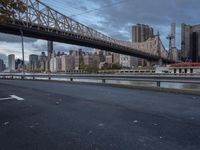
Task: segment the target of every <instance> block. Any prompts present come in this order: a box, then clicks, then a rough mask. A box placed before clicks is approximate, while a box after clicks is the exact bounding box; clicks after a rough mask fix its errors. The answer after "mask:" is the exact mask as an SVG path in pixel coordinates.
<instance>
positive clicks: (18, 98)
mask: <svg viewBox="0 0 200 150" xmlns="http://www.w3.org/2000/svg"><path fill="white" fill-rule="evenodd" d="M11 99H16V100H18V101H23V100H24V99H23V98H21V97H18V96H16V95H10V97H6V98H0V101H5V100H11Z"/></svg>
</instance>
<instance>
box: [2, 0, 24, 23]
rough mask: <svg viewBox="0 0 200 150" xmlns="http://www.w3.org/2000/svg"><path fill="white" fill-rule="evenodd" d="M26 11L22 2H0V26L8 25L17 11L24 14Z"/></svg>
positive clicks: (9, 0)
mask: <svg viewBox="0 0 200 150" xmlns="http://www.w3.org/2000/svg"><path fill="white" fill-rule="evenodd" d="M26 9H27V8H26V6H25V4H24V3H23V2H22V0H0V24H3V23H9V21H10V19H11V18H13V17H14V16H15V15H16V12H17V11H20V12H25V11H26Z"/></svg>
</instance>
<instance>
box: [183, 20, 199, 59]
mask: <svg viewBox="0 0 200 150" xmlns="http://www.w3.org/2000/svg"><path fill="white" fill-rule="evenodd" d="M181 38H182V40H181V49H182V51H183V54H182V58H183V59H184V60H192V61H193V62H200V25H194V26H191V25H186V24H182V29H181Z"/></svg>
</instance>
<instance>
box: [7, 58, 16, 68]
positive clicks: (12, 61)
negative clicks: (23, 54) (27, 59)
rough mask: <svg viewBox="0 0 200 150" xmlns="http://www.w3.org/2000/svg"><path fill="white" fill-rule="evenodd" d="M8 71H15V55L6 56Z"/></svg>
mask: <svg viewBox="0 0 200 150" xmlns="http://www.w3.org/2000/svg"><path fill="white" fill-rule="evenodd" d="M8 69H9V70H10V71H14V70H15V55H14V54H11V55H8Z"/></svg>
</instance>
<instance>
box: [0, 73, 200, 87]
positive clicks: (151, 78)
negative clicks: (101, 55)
mask: <svg viewBox="0 0 200 150" xmlns="http://www.w3.org/2000/svg"><path fill="white" fill-rule="evenodd" d="M0 79H20V80H52V81H54V80H60V81H66V80H68V81H70V82H73V81H75V80H76V79H84V80H85V79H86V80H98V81H101V83H103V84H105V83H106V81H108V80H109V81H112V80H113V81H138V82H152V83H156V85H157V87H160V85H161V83H162V82H165V83H186V84H200V76H199V75H193V76H191V75H186V74H185V75H171V74H167V75H162V74H159V75H156V74H152V75H114V74H63V75H61V74H48V75H45V74H36V75H35V74H33V75H18V74H0Z"/></svg>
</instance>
